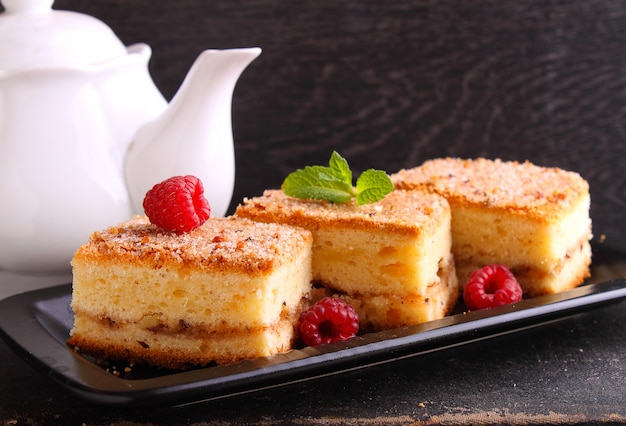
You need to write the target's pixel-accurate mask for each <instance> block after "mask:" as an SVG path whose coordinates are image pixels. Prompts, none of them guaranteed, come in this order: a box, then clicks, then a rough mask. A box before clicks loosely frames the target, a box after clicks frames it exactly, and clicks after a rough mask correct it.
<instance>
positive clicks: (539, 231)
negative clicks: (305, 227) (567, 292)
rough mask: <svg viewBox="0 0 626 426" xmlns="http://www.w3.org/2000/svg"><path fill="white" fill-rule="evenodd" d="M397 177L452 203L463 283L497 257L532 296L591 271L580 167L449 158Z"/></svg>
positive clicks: (565, 286)
mask: <svg viewBox="0 0 626 426" xmlns="http://www.w3.org/2000/svg"><path fill="white" fill-rule="evenodd" d="M391 178H392V180H393V182H394V185H396V186H397V187H399V188H403V189H406V190H411V189H417V190H421V191H423V190H427V191H431V192H433V193H436V194H439V195H441V196H444V197H445V198H446V199H447V200H448V202H449V203H450V207H451V209H452V240H453V249H452V250H453V253H454V256H455V261H456V263H457V271H458V274H459V281H460V282H461V284H463V283H464V282H465V280H466V279H467V277H468V275H469V273H471V272H472V270H474V269H477V268H480V267H482V266H484V265H487V264H491V263H502V264H504V265H506V266H508V267H509V268H510V269H512V270H513V272H514V273H515V274H516V276H517V278H518V281H520V284H521V285H522V287H523V288H524V291H525V293H526V294H528V295H539V294H546V293H554V292H556V291H562V290H564V289H568V288H572V287H575V286H576V285H578V284H580V283H582V282H583V280H584V278H586V277H587V276H588V274H589V271H588V267H589V264H590V262H591V256H590V250H589V239H590V238H591V220H590V217H589V205H590V197H589V186H588V184H587V182H586V181H585V180H584V179H583V178H582V177H581V176H580V175H579V174H577V173H574V172H568V171H565V170H562V169H558V168H546V167H540V166H536V165H533V164H531V163H529V162H526V163H518V162H506V161H501V160H487V159H483V158H479V159H475V160H464V159H453V158H443V159H435V160H430V161H427V162H425V163H424V164H423V165H421V166H419V167H416V168H413V169H408V170H401V171H399V172H398V173H396V174H394V175H392V176H391Z"/></svg>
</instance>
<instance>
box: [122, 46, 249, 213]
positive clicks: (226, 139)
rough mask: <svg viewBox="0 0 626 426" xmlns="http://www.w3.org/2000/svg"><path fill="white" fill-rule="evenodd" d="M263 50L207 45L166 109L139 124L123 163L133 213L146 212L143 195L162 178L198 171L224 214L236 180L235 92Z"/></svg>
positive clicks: (214, 206)
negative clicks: (219, 48)
mask: <svg viewBox="0 0 626 426" xmlns="http://www.w3.org/2000/svg"><path fill="white" fill-rule="evenodd" d="M260 54H261V49H260V48H258V47H253V48H242V49H225V50H215V49H209V50H205V51H204V52H202V53H201V54H200V56H199V57H198V58H197V59H196V61H195V62H194V64H193V65H192V67H191V69H190V70H189V72H188V74H187V76H186V77H185V79H184V81H183V83H182V85H181V87H180V88H179V90H178V92H177V93H176V95H175V96H174V98H173V99H172V101H171V102H170V104H169V106H168V107H167V108H166V110H165V111H164V113H163V114H162V115H161V116H160V117H158V118H157V119H156V120H154V121H152V122H149V123H147V124H145V125H144V126H143V127H142V128H140V129H139V131H138V132H137V133H136V135H135V137H134V139H133V140H132V141H131V143H130V144H129V147H128V151H127V152H126V156H125V162H124V175H125V179H126V185H127V189H128V192H129V195H130V198H131V202H132V205H133V210H134V213H136V214H143V206H142V203H143V198H144V196H145V194H146V192H147V191H148V190H150V188H152V187H153V186H154V185H155V184H157V183H158V182H161V181H163V180H165V179H167V178H169V177H172V176H180V175H195V176H197V177H198V178H200V180H201V181H202V183H203V185H204V188H205V196H206V197H207V200H208V201H209V204H210V205H211V214H212V215H214V216H224V215H225V214H226V212H227V210H228V207H229V205H230V201H231V198H232V194H233V190H234V184H235V155H234V143H233V132H232V117H231V115H232V111H231V109H232V97H233V92H234V89H235V86H236V84H237V81H238V80H239V77H240V76H241V74H242V73H243V71H244V70H245V69H246V67H247V66H248V65H249V64H250V63H251V62H252V61H253V60H254V59H255V58H257V57H258V56H259V55H260Z"/></svg>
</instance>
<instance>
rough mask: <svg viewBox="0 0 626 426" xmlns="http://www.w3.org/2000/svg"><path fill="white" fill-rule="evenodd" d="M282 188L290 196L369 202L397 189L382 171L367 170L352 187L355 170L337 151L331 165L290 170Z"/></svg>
mask: <svg viewBox="0 0 626 426" xmlns="http://www.w3.org/2000/svg"><path fill="white" fill-rule="evenodd" d="M281 189H282V190H283V192H284V193H285V194H286V195H289V196H290V197H296V198H302V199H309V200H311V199H312V200H325V201H329V202H331V203H347V202H348V201H350V200H351V199H352V198H353V197H356V203H357V204H359V205H361V204H368V203H375V202H376V201H379V200H382V199H383V198H385V196H386V195H387V194H389V193H390V192H391V191H393V190H394V187H393V183H392V182H391V178H390V177H389V176H388V175H387V173H385V172H384V171H382V170H375V169H369V170H366V171H364V172H363V173H362V174H361V176H359V178H358V179H357V181H356V189H355V188H354V187H353V186H352V171H351V170H350V167H349V166H348V162H347V161H346V159H345V158H343V157H342V156H341V155H339V154H338V153H337V151H333V153H332V155H331V157H330V160H329V162H328V167H324V166H307V167H305V168H304V169H299V170H296V171H295V172H292V173H290V174H289V175H288V176H287V178H285V180H284V181H283V184H282V185H281Z"/></svg>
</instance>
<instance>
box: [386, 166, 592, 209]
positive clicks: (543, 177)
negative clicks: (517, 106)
mask: <svg viewBox="0 0 626 426" xmlns="http://www.w3.org/2000/svg"><path fill="white" fill-rule="evenodd" d="M391 179H392V181H393V183H394V185H396V187H398V188H403V189H414V188H422V189H427V190H430V191H434V192H436V193H438V194H441V195H443V196H444V197H446V198H448V199H449V200H450V201H451V202H453V201H454V200H456V201H460V200H462V201H466V202H470V203H477V204H483V205H485V206H487V207H490V208H503V209H507V210H520V211H523V212H524V213H525V214H536V215H545V214H548V215H549V214H551V213H557V212H559V211H563V210H568V209H570V208H572V207H573V206H574V205H575V204H576V203H577V202H578V201H579V200H580V199H581V197H586V196H588V194H589V186H588V184H587V182H586V181H585V180H584V179H583V178H582V177H581V176H580V175H579V174H578V173H575V172H569V171H565V170H562V169H559V168H547V167H540V166H536V165H534V164H532V163H530V162H524V163H519V162H517V161H502V160H499V159H497V160H487V159H484V158H478V159H474V160H464V159H457V158H441V159H434V160H429V161H426V162H425V163H424V164H422V165H421V166H419V167H415V168H413V169H407V170H400V171H399V172H398V173H395V174H394V175H392V176H391Z"/></svg>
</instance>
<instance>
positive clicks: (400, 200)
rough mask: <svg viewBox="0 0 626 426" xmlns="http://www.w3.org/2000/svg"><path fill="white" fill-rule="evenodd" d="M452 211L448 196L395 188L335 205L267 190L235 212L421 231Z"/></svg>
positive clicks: (312, 223)
mask: <svg viewBox="0 0 626 426" xmlns="http://www.w3.org/2000/svg"><path fill="white" fill-rule="evenodd" d="M449 211H450V207H449V205H448V202H447V201H446V200H445V198H443V197H441V196H438V195H436V194H430V193H426V192H420V191H399V190H396V191H393V192H392V193H390V194H388V195H387V196H386V197H385V198H384V199H382V200H381V201H378V202H376V203H372V204H365V205H361V206H359V205H356V204H355V202H354V201H352V202H348V203H343V204H333V203H330V202H328V201H316V200H301V199H298V198H293V197H289V196H287V195H285V193H284V192H283V191H281V190H267V191H265V192H264V193H263V196H262V197H254V198H250V199H245V200H244V203H243V205H240V206H239V207H238V208H237V212H236V213H235V214H236V215H238V216H243V217H253V218H255V219H258V220H276V221H278V222H285V220H286V219H289V222H288V223H290V224H291V225H296V226H302V227H305V228H307V229H316V228H317V227H318V226H319V224H320V223H326V224H330V225H331V226H332V224H337V225H339V224H340V225H342V226H346V227H351V228H355V229H387V230H393V231H394V232H404V233H409V234H418V233H419V232H420V229H421V228H432V227H438V226H439V224H440V221H441V220H442V217H445V216H446V215H449Z"/></svg>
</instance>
